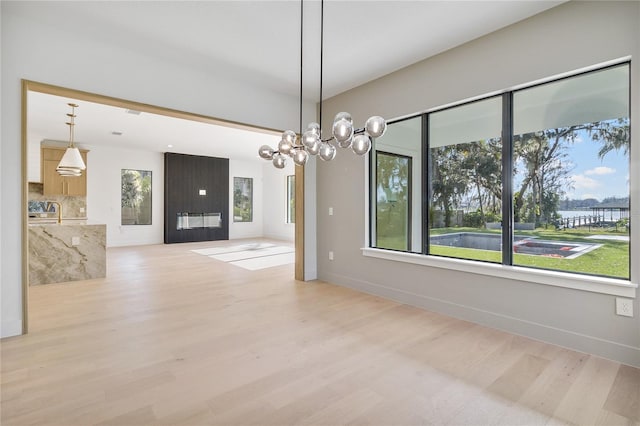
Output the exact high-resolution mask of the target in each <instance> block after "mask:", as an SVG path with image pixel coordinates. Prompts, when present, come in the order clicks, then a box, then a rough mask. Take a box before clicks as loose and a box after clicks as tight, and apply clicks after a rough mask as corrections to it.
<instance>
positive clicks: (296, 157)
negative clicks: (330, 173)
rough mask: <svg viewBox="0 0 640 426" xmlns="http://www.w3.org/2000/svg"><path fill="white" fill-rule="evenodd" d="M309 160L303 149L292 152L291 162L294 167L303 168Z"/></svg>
mask: <svg viewBox="0 0 640 426" xmlns="http://www.w3.org/2000/svg"><path fill="white" fill-rule="evenodd" d="M308 159H309V154H308V153H307V151H305V150H304V149H302V148H300V149H295V150H294V152H293V162H294V163H296V166H304V165H305V164H307V160H308Z"/></svg>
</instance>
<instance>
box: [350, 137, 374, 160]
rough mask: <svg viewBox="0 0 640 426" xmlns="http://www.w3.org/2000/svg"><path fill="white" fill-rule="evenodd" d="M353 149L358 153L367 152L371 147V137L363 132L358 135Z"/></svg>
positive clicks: (352, 145) (352, 146)
mask: <svg viewBox="0 0 640 426" xmlns="http://www.w3.org/2000/svg"><path fill="white" fill-rule="evenodd" d="M351 149H352V150H353V152H355V153H356V154H358V155H364V154H366V153H367V152H369V150H370V149H371V138H370V137H369V136H367V135H363V134H360V135H356V137H355V138H353V143H352V144H351Z"/></svg>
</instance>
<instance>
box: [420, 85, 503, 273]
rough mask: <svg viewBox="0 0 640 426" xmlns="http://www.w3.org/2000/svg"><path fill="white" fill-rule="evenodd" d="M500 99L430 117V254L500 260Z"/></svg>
mask: <svg viewBox="0 0 640 426" xmlns="http://www.w3.org/2000/svg"><path fill="white" fill-rule="evenodd" d="M501 105H502V100H501V98H499V97H495V98H490V99H486V100H483V101H479V102H473V103H470V104H466V105H462V106H459V107H455V108H450V109H447V110H444V111H440V112H436V113H433V114H431V115H430V116H429V156H430V159H429V163H428V164H429V165H430V167H429V182H430V183H431V185H430V193H431V197H430V200H429V201H430V203H429V218H428V223H429V228H430V231H429V251H428V253H429V254H433V255H440V256H448V257H457V258H462V259H476V260H485V261H490V262H501V261H502V254H501V250H500V248H501V246H502V231H501V222H502V200H501V197H502V191H501V187H502V184H501V183H502V182H501V179H502V178H501V176H502V140H501V138H500V132H501V131H502V122H501V117H502V109H501Z"/></svg>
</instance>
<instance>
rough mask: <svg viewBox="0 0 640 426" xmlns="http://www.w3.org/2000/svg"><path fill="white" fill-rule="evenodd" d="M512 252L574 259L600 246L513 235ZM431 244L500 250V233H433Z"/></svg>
mask: <svg viewBox="0 0 640 426" xmlns="http://www.w3.org/2000/svg"><path fill="white" fill-rule="evenodd" d="M513 239H514V241H513V252H514V253H518V254H529V255H533V256H546V257H557V258H564V259H575V258H576V257H579V256H581V255H583V254H585V253H588V252H590V251H592V250H595V249H597V248H599V247H601V246H602V244H597V243H583V242H569V241H554V240H540V239H538V238H537V237H531V236H524V235H514V237H513ZM430 241H431V244H434V245H439V246H448V247H460V248H470V249H477V250H491V251H501V250H502V235H500V234H485V233H479V232H453V233H449V234H441V235H433V236H432V237H431V238H430Z"/></svg>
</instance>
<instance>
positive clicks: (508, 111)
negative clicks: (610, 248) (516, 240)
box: [361, 58, 638, 298]
mask: <svg viewBox="0 0 640 426" xmlns="http://www.w3.org/2000/svg"><path fill="white" fill-rule="evenodd" d="M622 65H626V66H627V67H628V70H629V72H628V78H629V94H628V95H629V118H630V123H631V122H632V120H631V90H632V89H631V76H632V68H631V60H630V58H622V59H620V60H616V61H610V62H608V63H605V64H600V65H599V66H593V67H588V68H584V69H581V70H577V71H574V72H570V73H564V74H562V75H558V76H555V77H549V78H546V79H543V80H539V81H536V82H532V83H529V84H524V85H519V86H517V87H513V88H510V89H505V90H504V91H501V92H494V93H490V94H485V95H483V96H478V97H474V98H473V99H467V100H465V101H460V102H456V103H451V104H448V105H445V106H441V107H437V108H432V109H430V110H427V111H424V112H421V113H417V114H412V115H407V116H403V117H401V118H398V119H395V120H389V124H394V123H397V122H401V121H404V120H409V119H415V118H417V117H422V137H421V139H422V155H423V157H422V158H423V159H422V161H421V165H422V167H421V169H422V170H421V172H422V174H421V176H422V180H423V181H422V188H423V189H422V193H423V194H422V200H421V201H422V217H423V219H422V223H423V227H422V235H423V243H422V253H415V252H411V251H400V250H392V249H383V248H377V247H374V246H373V243H374V240H375V239H374V235H375V234H374V232H375V231H374V230H373V228H374V227H375V226H376V223H375V220H374V216H373V211H372V208H371V206H375V200H373V199H372V197H373V196H374V192H373V191H372V189H371V182H373V181H375V176H373V173H375V168H374V167H372V166H371V165H372V161H376V160H375V149H373V150H371V151H372V153H371V154H370V155H369V161H368V162H367V167H366V172H365V185H366V187H367V191H368V193H369V197H368V199H367V200H366V201H367V202H366V204H367V205H366V206H365V208H366V212H367V215H366V217H367V219H368V220H367V221H366V223H365V226H366V227H367V229H366V231H367V232H366V234H365V235H366V236H367V237H368V238H367V241H365V243H366V246H365V247H363V248H362V249H361V250H362V254H363V256H365V257H372V258H378V259H385V260H392V261H399V262H404V263H411V264H416V265H423V266H431V267H436V268H444V269H449V270H454V271H462V272H472V273H476V274H480V275H488V276H494V277H501V278H507V279H513V280H517V281H524V282H528V283H538V284H545V285H551V286H556V287H564V288H571V289H578V290H584V291H591V292H596V293H604V294H610V295H616V296H622V297H633V298H635V295H636V289H637V287H638V284H637V283H636V282H635V281H637V279H638V277H635V276H633V274H632V268H631V259H632V257H631V253H632V247H631V245H632V241H631V240H630V241H629V275H630V277H629V279H623V278H613V277H608V276H601V275H593V274H587V273H581V272H566V271H560V270H551V269H543V268H539V267H524V266H514V265H513V250H502V263H489V262H483V261H478V260H468V259H461V258H452V257H445V256H434V255H431V254H429V249H430V244H429V242H430V238H429V237H430V232H429V229H430V225H429V224H428V218H429V216H428V208H429V203H430V201H429V200H430V199H431V182H430V173H429V172H428V169H427V167H428V165H429V164H431V163H430V154H431V153H430V149H429V143H428V142H429V141H428V137H429V132H428V130H429V116H430V114H432V113H435V112H439V111H443V110H446V109H450V108H454V107H458V106H462V105H465V104H468V103H472V102H477V101H482V100H485V99H489V98H492V97H496V96H497V95H499V96H501V97H502V135H501V137H502V164H501V166H502V179H501V181H502V205H503V209H502V220H503V224H506V226H504V225H503V227H502V243H503V247H511V246H512V241H513V233H514V223H513V181H512V175H513V95H514V93H516V92H518V91H520V90H525V89H530V88H533V87H536V86H541V85H545V84H548V83H552V82H556V81H561V80H564V79H569V78H575V77H579V76H580V75H585V74H589V73H592V72H597V71H604V70H606V69H609V68H614V67H618V66H622ZM629 151H631V146H630V147H629ZM629 160H630V164H629V167H630V168H631V155H629ZM632 192H633V191H632V189H631V190H630V191H629V198H630V204H631V202H632V201H631V193H632ZM636 250H637V249H636Z"/></svg>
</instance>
